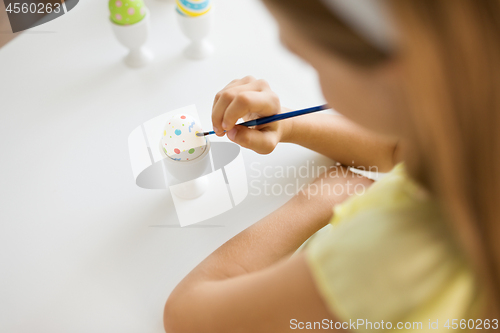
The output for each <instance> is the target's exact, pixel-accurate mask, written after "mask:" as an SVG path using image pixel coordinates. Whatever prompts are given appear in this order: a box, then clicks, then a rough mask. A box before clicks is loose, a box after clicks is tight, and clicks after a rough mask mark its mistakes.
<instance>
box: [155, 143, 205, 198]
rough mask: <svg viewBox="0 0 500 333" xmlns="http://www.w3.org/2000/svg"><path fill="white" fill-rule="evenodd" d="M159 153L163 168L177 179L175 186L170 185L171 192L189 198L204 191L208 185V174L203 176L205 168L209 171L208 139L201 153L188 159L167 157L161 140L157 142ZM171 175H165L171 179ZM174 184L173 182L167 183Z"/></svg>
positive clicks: (196, 196)
mask: <svg viewBox="0 0 500 333" xmlns="http://www.w3.org/2000/svg"><path fill="white" fill-rule="evenodd" d="M159 149H160V153H161V155H162V156H163V157H164V158H163V160H162V162H163V167H164V168H165V169H164V170H165V171H166V172H168V173H169V174H170V175H172V176H173V177H175V179H177V180H178V181H179V184H177V186H173V187H171V191H172V193H173V194H175V195H176V196H178V197H179V198H182V199H185V200H190V199H195V198H198V197H199V196H201V195H202V194H203V193H205V192H206V190H207V189H208V186H209V181H208V176H206V175H205V176H203V175H204V174H205V173H206V172H207V170H208V172H210V171H211V170H212V169H211V164H210V154H209V151H210V140H208V139H207V146H206V148H205V150H204V151H203V153H202V154H201V155H200V156H199V157H197V158H195V159H194V160H190V161H175V160H173V159H171V158H170V157H168V156H167V155H166V154H165V152H164V151H163V149H162V145H161V141H160V144H159ZM171 178H172V177H167V179H171ZM169 185H174V184H172V183H171V184H169Z"/></svg>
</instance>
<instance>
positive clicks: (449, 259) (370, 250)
mask: <svg viewBox="0 0 500 333" xmlns="http://www.w3.org/2000/svg"><path fill="white" fill-rule="evenodd" d="M299 250H300V251H304V252H305V255H306V258H307V262H308V264H309V267H310V270H311V272H312V275H313V277H314V280H315V283H316V285H317V288H318V290H319V292H320V294H321V295H322V297H323V299H324V301H325V303H326V304H327V306H328V308H329V310H330V312H331V313H332V314H333V315H334V316H335V317H336V318H337V319H338V320H339V321H341V322H349V320H351V323H352V322H353V321H357V322H358V323H360V324H361V321H359V320H363V321H364V323H365V324H366V325H363V324H362V325H358V326H350V327H349V328H350V329H351V330H352V329H353V327H355V329H354V330H355V331H360V332H365V331H372V329H373V330H375V327H374V323H375V322H378V323H379V324H378V325H379V326H380V322H381V321H382V320H383V321H384V325H386V323H387V322H391V326H392V329H395V328H402V327H403V326H404V325H406V327H405V328H406V329H403V330H404V331H407V332H408V331H415V332H416V331H420V332H423V331H424V332H425V331H429V325H431V324H432V325H433V328H435V327H436V321H437V323H438V325H437V326H438V329H432V332H445V331H446V332H449V331H450V329H451V327H452V326H451V325H452V323H458V322H460V319H462V318H464V319H466V320H468V319H470V318H472V319H475V318H478V317H477V316H476V317H471V316H473V315H475V314H477V310H478V304H479V296H478V295H479V293H478V288H477V285H476V279H475V277H474V274H473V272H472V270H471V269H470V268H469V266H468V265H467V263H466V261H465V260H464V258H463V256H462V255H461V252H460V249H459V248H458V247H457V246H456V244H455V243H454V241H453V240H452V239H451V236H450V232H449V230H447V227H446V226H445V223H444V219H443V217H442V214H441V213H440V210H439V207H438V205H437V204H436V202H435V201H434V200H433V199H432V198H430V197H428V196H427V195H426V194H425V192H424V191H423V190H422V189H421V188H420V187H419V186H418V185H417V184H416V183H415V182H413V181H412V180H411V179H410V178H409V177H408V176H407V175H406V172H405V169H404V165H403V164H402V163H401V164H398V165H397V166H396V167H395V168H394V169H393V170H392V171H391V172H390V173H388V174H387V175H385V176H384V177H383V178H382V179H380V180H379V181H377V182H375V183H374V184H373V185H372V186H370V187H369V188H368V189H367V190H366V191H365V193H364V194H363V195H360V196H353V197H350V198H349V199H348V200H346V201H345V202H344V203H342V204H340V205H337V206H335V207H334V214H333V218H332V220H331V221H330V223H329V224H328V225H327V226H326V227H324V228H323V229H321V230H320V231H318V232H317V233H315V234H314V235H313V236H311V238H310V239H308V240H307V241H306V242H305V243H304V244H303V246H301V248H299ZM299 250H298V251H299ZM453 319H456V320H455V321H454V322H453V321H452V320H453ZM447 320H449V321H448V325H449V327H450V328H447V327H445V326H446V323H447ZM368 322H371V323H372V324H371V326H370V324H368ZM407 322H409V323H412V324H411V325H412V327H411V328H409V324H406V323H407ZM419 322H420V323H421V326H420V327H418V326H419V325H418V323H419ZM398 323H402V324H399V326H398ZM415 323H417V324H415ZM401 325H403V326H401ZM384 327H385V326H384Z"/></svg>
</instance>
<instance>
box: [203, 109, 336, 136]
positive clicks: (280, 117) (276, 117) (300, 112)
mask: <svg viewBox="0 0 500 333" xmlns="http://www.w3.org/2000/svg"><path fill="white" fill-rule="evenodd" d="M329 108H330V107H329V106H328V105H326V104H324V105H319V106H314V107H312V108H307V109H302V110H297V111H291V112H285V113H280V114H275V115H272V116H269V117H263V118H258V119H253V120H249V121H245V122H244V123H241V124H236V125H241V126H257V125H264V124H268V123H272V122H273V121H278V120H283V119H287V118H292V117H297V116H301V115H303V114H308V113H313V112H318V111H322V110H327V109H329ZM224 132H226V131H224ZM210 134H215V132H214V131H210V132H204V133H198V134H196V135H198V136H204V135H210Z"/></svg>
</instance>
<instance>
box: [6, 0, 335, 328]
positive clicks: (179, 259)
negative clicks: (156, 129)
mask: <svg viewBox="0 0 500 333" xmlns="http://www.w3.org/2000/svg"><path fill="white" fill-rule="evenodd" d="M146 4H147V6H148V7H149V8H150V10H151V19H152V21H151V23H152V24H151V25H152V31H151V36H150V39H149V41H148V46H149V48H150V49H151V50H152V51H153V52H154V53H155V56H156V58H155V61H154V62H153V63H152V64H151V65H150V66H149V67H147V68H144V69H141V70H132V69H129V68H127V67H125V65H124V64H123V63H122V61H121V58H122V57H123V56H124V55H125V52H126V51H125V49H124V48H123V47H122V46H121V45H120V44H119V43H118V42H117V40H116V39H115V38H114V36H113V34H112V31H111V28H110V23H109V21H108V18H107V16H108V11H107V3H106V2H105V1H102V0H84V1H80V3H79V4H78V6H77V7H76V8H75V9H73V10H72V11H70V12H69V13H68V14H66V15H64V16H63V17H61V18H59V19H56V20H54V21H51V22H49V23H47V24H45V25H42V26H39V27H36V28H34V29H31V30H29V31H27V32H25V33H24V34H22V35H21V36H20V37H18V38H16V39H15V40H13V41H12V42H11V43H9V44H7V45H6V46H5V47H3V48H2V49H0V137H1V140H0V151H1V152H2V157H1V163H0V170H1V177H0V332H9V333H13V332H50V333H58V332H64V333H67V332H71V333H77V332H85V333H88V332H93V333H95V332H106V333H109V332H120V333H126V332H141V333H143V332H163V325H162V311H163V305H164V302H165V300H166V299H167V296H168V295H169V293H170V292H171V291H172V289H173V288H174V287H175V285H176V284H177V283H178V282H179V281H180V280H181V279H182V278H183V277H184V276H185V275H186V274H187V273H188V272H189V271H190V270H191V269H192V268H193V267H195V266H196V265H197V264H198V263H199V262H200V261H201V260H203V259H204V258H205V257H206V256H208V255H209V254H210V253H211V252H212V251H214V250H215V249H216V248H217V247H219V246H220V245H221V244H223V243H224V242H225V241H227V240H228V239H230V238H231V237H233V236H234V235H235V234H237V233H239V232H240V231H242V230H243V229H245V228H247V227H248V226H250V225H251V224H253V223H255V222H256V221H258V220H259V219H261V218H262V217H264V216H265V215H267V214H269V213H270V212H272V211H273V210H275V209H276V208H278V207H279V206H281V205H282V204H283V203H285V202H286V201H287V200H288V199H289V198H290V196H288V195H285V194H282V195H268V196H265V195H260V196H256V195H255V194H253V193H254V192H253V191H252V189H250V194H249V196H248V197H247V198H246V199H245V201H243V202H242V203H241V204H239V205H238V206H236V207H235V208H233V209H232V210H230V211H227V212H225V213H224V214H221V215H219V216H217V217H214V218H212V219H210V220H207V221H204V222H202V223H199V224H196V225H193V226H190V227H186V228H180V227H179V225H178V220H177V217H176V214H175V210H174V207H173V203H172V198H171V196H170V194H169V192H168V191H166V190H145V189H142V188H139V187H138V186H136V185H135V183H134V179H133V175H132V170H131V167H130V160H129V153H128V147H127V138H128V135H129V134H130V132H131V131H132V130H133V129H134V128H135V127H137V126H139V125H140V124H142V123H143V122H144V121H147V120H149V119H151V118H153V117H155V116H157V115H159V114H162V113H164V112H166V111H169V110H173V109H176V108H179V107H182V106H186V105H190V104H196V106H197V108H198V113H199V115H200V118H201V121H202V125H203V126H204V127H205V128H210V126H211V121H210V115H211V106H212V101H213V98H214V95H215V94H216V92H217V91H219V90H220V89H221V88H222V87H224V86H225V85H226V84H227V83H229V82H230V81H231V80H233V79H235V78H241V77H243V76H245V75H253V76H255V77H257V78H264V79H266V80H268V82H269V83H270V85H271V87H272V89H273V90H275V91H276V92H277V93H278V94H279V96H280V98H281V101H282V104H283V105H286V106H289V107H291V108H302V107H308V106H313V105H318V104H321V103H323V102H324V101H323V98H322V96H321V94H320V89H319V86H318V83H317V80H316V75H315V73H314V71H313V70H312V69H311V68H310V67H309V66H308V65H306V64H305V63H303V62H302V61H300V60H299V59H297V58H296V57H294V56H292V55H291V54H289V53H288V52H287V51H286V50H285V49H284V48H283V47H282V46H281V45H280V44H279V42H278V33H277V29H276V25H275V23H274V22H273V21H272V18H271V17H270V15H269V14H268V13H267V12H266V10H265V8H264V7H263V5H262V4H261V3H260V2H259V1H257V0H239V1H231V0H216V1H215V10H216V11H215V12H214V13H215V14H216V18H215V26H214V30H213V32H212V34H211V38H210V39H211V40H212V42H213V44H214V45H215V47H216V53H215V54H214V55H213V56H212V57H211V58H210V59H207V60H204V61H190V60H187V59H184V57H183V56H182V49H183V48H184V46H185V45H187V43H188V41H187V40H186V39H185V38H184V36H183V35H182V34H181V32H180V30H179V28H178V26H177V24H176V20H175V11H174V9H173V8H174V4H173V1H167V2H161V1H158V0H146ZM243 157H244V160H245V163H246V165H247V175H248V178H249V181H252V180H254V179H258V180H262V181H263V180H267V181H268V183H270V184H271V185H272V184H281V185H284V184H287V183H294V184H295V182H296V179H295V178H294V177H293V175H289V176H288V177H286V176H285V177H279V178H276V177H272V178H270V179H264V177H261V178H256V174H255V172H254V171H252V169H251V168H250V165H251V163H260V165H261V166H264V165H269V166H288V165H294V166H297V167H299V166H303V165H305V166H309V167H310V166H311V165H312V164H311V163H313V162H315V163H316V164H315V165H319V164H325V163H330V161H329V160H327V159H326V158H323V157H320V156H319V155H317V154H316V153H313V152H311V151H309V150H307V149H304V148H301V147H297V146H293V145H286V144H285V145H281V146H279V147H278V148H277V149H276V150H275V152H273V153H272V154H271V155H266V156H263V155H258V154H256V153H254V152H252V151H249V150H244V151H243ZM254 168H255V164H254ZM311 179H312V177H311V178H308V179H307V178H306V179H300V180H298V181H299V183H300V184H302V183H304V182H309V181H310V180H311Z"/></svg>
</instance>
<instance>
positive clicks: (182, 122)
mask: <svg viewBox="0 0 500 333" xmlns="http://www.w3.org/2000/svg"><path fill="white" fill-rule="evenodd" d="M201 132H203V131H202V129H201V126H200V125H199V124H198V122H197V121H196V119H194V118H193V117H192V116H190V115H188V114H177V115H175V116H173V117H172V118H170V119H169V120H168V121H167V123H166V124H165V127H164V130H163V137H162V140H161V146H162V149H163V152H164V153H165V154H166V155H167V157H169V158H171V159H173V160H175V161H179V162H185V161H192V160H194V159H196V158H198V157H200V156H201V155H202V154H203V152H204V151H205V149H206V147H207V139H206V138H205V137H204V136H197V135H196V133H201Z"/></svg>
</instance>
